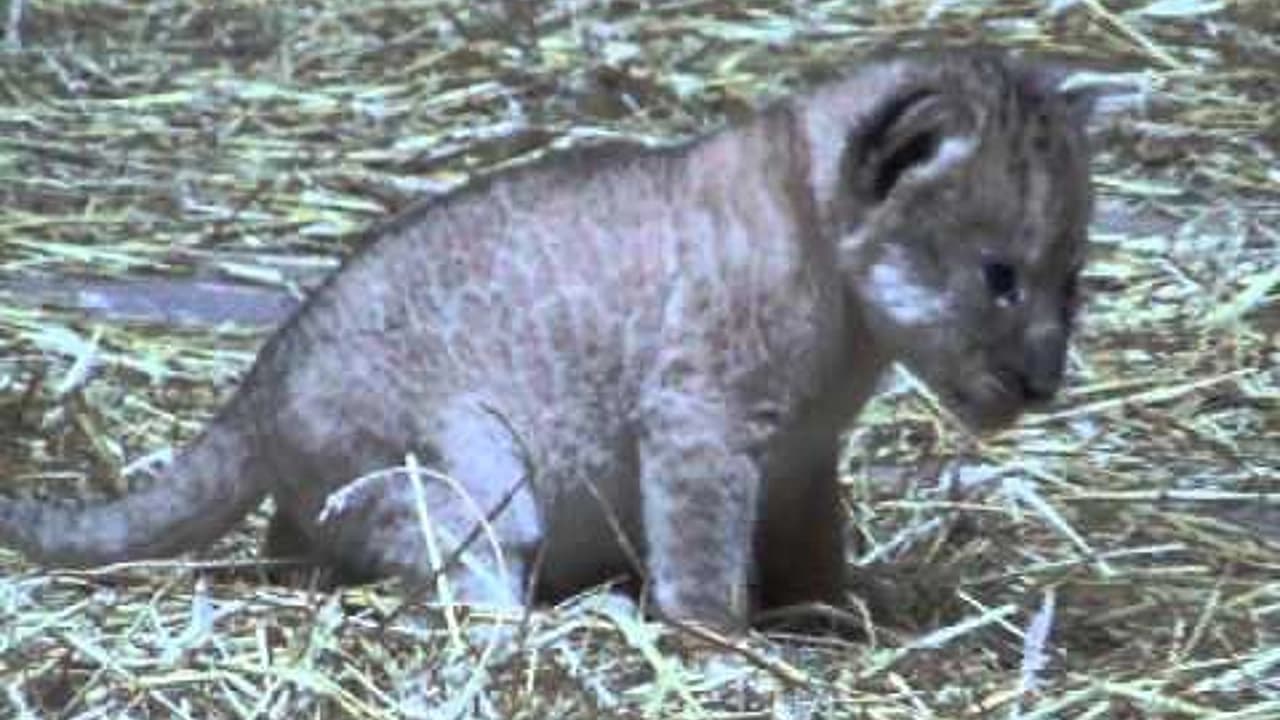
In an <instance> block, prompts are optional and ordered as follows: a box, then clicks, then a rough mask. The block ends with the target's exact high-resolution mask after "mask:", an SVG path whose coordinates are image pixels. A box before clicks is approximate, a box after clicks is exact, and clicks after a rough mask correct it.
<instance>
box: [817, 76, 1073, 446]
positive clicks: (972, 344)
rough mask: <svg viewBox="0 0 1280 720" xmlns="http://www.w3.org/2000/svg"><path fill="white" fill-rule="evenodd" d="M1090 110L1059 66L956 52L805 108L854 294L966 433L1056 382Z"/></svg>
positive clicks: (994, 422) (820, 183) (1008, 414)
mask: <svg viewBox="0 0 1280 720" xmlns="http://www.w3.org/2000/svg"><path fill="white" fill-rule="evenodd" d="M1089 105H1090V100H1089V98H1087V97H1085V96H1083V95H1081V96H1073V95H1072V94H1069V93H1065V92H1062V91H1060V90H1059V89H1058V87H1057V76H1056V74H1055V73H1052V72H1048V71H1044V70H1040V69H1037V68H1035V67H1033V66H1030V65H1025V64H1023V63H1021V62H1019V61H1015V60H1012V59H1010V58H1008V57H1006V56H1003V55H996V54H984V53H961V54H943V55H938V56H933V57H928V58H924V57H922V58H907V59H903V60H895V61H889V62H887V63H885V64H884V65H881V66H877V67H875V68H874V69H872V70H870V71H867V72H865V73H862V74H860V75H858V76H855V77H853V78H850V79H849V80H848V81H846V82H845V83H843V84H839V83H838V84H836V85H833V86H831V87H829V88H827V89H826V90H825V91H823V92H821V93H819V95H817V96H815V98H814V99H813V100H812V101H811V104H810V105H809V106H808V107H807V108H806V114H805V118H806V119H805V122H806V126H807V132H808V135H809V141H810V143H811V144H812V145H814V146H815V147H814V148H813V150H814V153H813V157H814V158H815V159H814V161H813V162H814V165H813V168H812V173H813V178H812V182H813V187H814V190H815V191H816V193H817V196H818V200H819V204H820V207H821V211H822V212H823V214H824V217H825V220H826V222H827V227H829V228H834V231H835V238H836V244H837V253H838V262H839V264H840V267H841V270H842V271H843V273H844V274H845V277H846V278H847V279H848V288H849V291H850V292H851V294H852V295H853V297H854V298H855V301H856V303H857V305H858V306H859V307H860V308H861V309H862V312H863V313H864V315H865V320H866V322H867V323H868V325H869V326H870V329H871V331H872V332H873V333H874V334H875V336H876V339H877V341H878V342H880V344H882V345H883V346H886V347H887V348H889V349H890V350H891V351H892V352H893V353H894V354H895V356H896V358H897V359H898V360H900V361H902V362H903V363H905V364H906V365H907V366H908V367H909V368H910V369H911V370H912V371H913V372H914V373H916V374H917V375H918V376H920V377H921V378H922V379H924V380H925V381H926V382H927V383H928V384H929V386H930V387H931V389H932V390H933V391H934V392H936V393H937V394H938V395H939V396H940V397H941V398H942V400H943V401H944V402H945V403H946V404H947V406H948V407H949V408H950V409H951V410H952V411H953V412H955V413H956V414H957V415H959V416H960V418H961V419H962V420H963V421H964V422H965V423H966V424H968V425H969V426H971V427H973V428H976V429H980V430H986V429H993V428H998V427H1001V426H1004V425H1006V424H1008V423H1009V422H1011V421H1012V420H1013V419H1014V418H1016V417H1017V415H1018V414H1019V413H1020V412H1021V411H1022V410H1023V409H1025V408H1027V407H1029V406H1034V405H1036V404H1041V403H1043V402H1045V401H1047V400H1048V399H1049V398H1050V397H1051V396H1052V395H1053V393H1054V392H1055V391H1056V390H1057V389H1058V386H1059V384H1060V383H1061V380H1062V374H1063V366H1064V361H1065V356H1066V349H1067V339H1068V336H1069V335H1070V332H1071V325H1072V318H1073V315H1074V314H1075V311H1076V304H1077V297H1076V282H1077V278H1078V276H1079V274H1080V268H1081V264H1082V263H1083V261H1084V252H1085V245H1086V242H1087V235H1086V226H1087V224H1088V221H1089V215H1090V211H1091V204H1092V195H1091V191H1090V185H1089V175H1088V153H1087V149H1086V145H1085V137H1084V132H1083V125H1084V121H1085V119H1086V117H1087V115H1088V113H1089Z"/></svg>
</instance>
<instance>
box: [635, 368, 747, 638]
mask: <svg viewBox="0 0 1280 720" xmlns="http://www.w3.org/2000/svg"><path fill="white" fill-rule="evenodd" d="M647 409H648V411H647V412H646V413H645V419H644V422H643V435H642V437H641V442H640V493H641V497H642V504H643V514H644V532H645V539H646V541H647V545H648V557H647V560H646V564H647V570H648V573H649V578H648V580H649V585H650V592H651V593H652V597H653V599H654V601H655V602H656V604H657V607H658V611H659V612H660V613H662V614H663V615H665V616H667V617H670V618H673V619H677V620H686V621H693V622H698V623H705V624H708V625H711V626H714V627H717V628H721V629H725V630H736V629H741V628H744V627H745V626H746V624H747V619H748V616H749V612H750V607H749V605H750V600H751V598H750V597H749V591H748V582H749V580H750V577H751V575H752V564H753V557H752V534H753V530H754V528H755V523H756V514H757V508H758V505H759V502H758V499H759V493H760V482H761V480H760V478H761V472H760V468H759V467H758V465H757V462H756V460H755V459H754V458H753V457H752V453H751V452H750V449H751V447H752V445H753V443H752V434H753V433H752V432H751V428H749V427H748V423H747V422H746V421H745V419H743V418H740V417H736V416H735V413H734V412H733V411H732V410H731V408H730V407H729V406H728V405H727V404H726V403H725V402H723V401H722V400H721V399H719V398H717V397H715V396H714V395H711V396H708V395H706V394H695V393H689V392H681V391H676V390H666V391H661V392H657V393H654V394H653V395H652V396H651V397H650V398H649V402H648V403H647Z"/></svg>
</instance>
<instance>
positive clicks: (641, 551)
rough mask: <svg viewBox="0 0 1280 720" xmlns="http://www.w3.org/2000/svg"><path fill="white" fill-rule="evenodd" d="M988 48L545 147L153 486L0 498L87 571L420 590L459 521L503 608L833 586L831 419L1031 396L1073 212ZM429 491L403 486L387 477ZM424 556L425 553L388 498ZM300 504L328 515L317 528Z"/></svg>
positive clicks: (1067, 117)
mask: <svg viewBox="0 0 1280 720" xmlns="http://www.w3.org/2000/svg"><path fill="white" fill-rule="evenodd" d="M1051 85H1052V78H1051V76H1050V75H1048V74H1045V73H1042V72H1040V71H1038V70H1035V69H1034V68H1030V67H1027V66H1024V65H1022V64H1020V63H1019V62H1016V61H1013V60H1010V59H1009V58H1006V57H1004V56H1001V55H996V54H983V53H949V54H944V55H941V56H935V57H928V56H914V57H903V58H882V59H878V60H875V61H872V62H870V63H868V64H866V65H865V66H863V67H861V68H859V69H857V70H856V71H854V72H853V73H851V74H849V75H848V76H846V77H843V78H841V79H838V80H834V81H832V82H830V83H827V84H824V85H822V86H821V87H819V88H817V89H816V90H814V91H813V92H811V93H809V94H807V95H804V96H802V97H799V98H797V99H795V100H793V101H790V102H786V103H782V104H779V105H776V106H774V107H772V108H770V109H768V110H766V111H763V112H761V113H760V114H759V115H758V116H757V117H755V118H754V119H752V120H750V121H748V122H745V123H742V124H739V125H736V126H733V127H731V128H728V129H726V130H723V131H721V132H719V133H716V134H713V135H711V136H708V137H706V138H704V139H702V140H699V141H696V142H693V143H690V144H688V145H686V146H684V147H681V148H677V149H674V150H664V151H640V150H634V149H619V148H609V149H605V150H596V151H590V152H577V153H569V154H566V155H562V156H559V157H557V158H555V159H552V160H551V161H549V162H545V163H541V164H538V165H536V166H533V167H530V168H526V169H522V170H518V171H515V172H511V173H507V174H504V175H502V176H499V177H497V178H495V179H493V180H490V181H487V182H484V183H480V184H477V185H475V186H473V187H471V188H469V189H466V190H464V191H462V192H459V193H457V194H455V195H453V196H451V197H449V198H447V199H445V200H443V201H438V202H431V203H427V204H425V205H423V206H421V207H418V208H415V209H412V210H410V211H408V212H406V213H404V214H402V215H401V216H400V217H397V218H395V219H393V220H391V221H390V222H388V223H386V224H384V225H383V226H381V227H379V228H376V229H375V230H373V231H372V232H371V233H370V242H369V245H368V246H367V248H366V249H365V250H364V251H363V252H361V253H359V254H358V255H357V256H355V257H354V258H353V259H352V260H351V261H350V262H348V263H347V264H346V265H345V267H344V268H343V270H342V271H341V272H339V273H338V274H336V275H335V276H334V277H333V278H332V279H331V281H330V282H329V283H328V284H327V285H325V286H324V287H323V288H321V289H320V290H319V291H317V292H316V293H315V294H314V295H313V297H312V298H311V299H310V300H309V302H308V303H307V304H306V306H305V307H304V308H303V309H302V310H301V311H300V312H299V313H298V314H297V315H296V316H295V318H294V319H293V320H292V321H291V322H290V323H288V324H287V325H286V326H285V327H284V328H282V329H281V330H280V331H279V332H278V333H277V334H276V335H275V337H274V338H273V339H272V340H271V341H270V342H269V343H268V344H267V345H266V346H265V347H264V348H263V350H262V351H261V353H260V354H259V357H258V360H257V362H256V364H255V365H254V367H253V369H252V371H251V372H250V373H249V375H248V377H247V378H246V379H245V381H244V383H243V385H242V387H241V389H240V391H239V392H238V393H237V394H236V396H235V397H234V398H233V399H232V400H231V401H230V402H229V403H228V405H227V407H226V408H225V409H224V410H223V412H222V413H221V414H220V415H219V416H218V418H217V419H216V420H215V421H214V422H213V423H212V424H211V425H210V426H209V427H208V429H206V431H205V432H204V433H203V434H202V435H201V436H200V437H199V438H198V439H196V440H195V441H194V442H193V443H192V444H191V445H190V446H189V447H188V448H187V449H186V450H185V451H184V452H183V453H182V454H181V455H180V457H179V458H178V459H177V460H176V461H175V463H174V465H173V467H172V468H170V470H169V471H168V475H169V477H167V478H165V479H164V481H163V482H161V483H159V484H157V485H156V486H155V487H154V488H152V489H150V490H148V491H145V492H143V493H139V494H136V495H133V496H130V497H127V498H124V499H122V500H119V501H116V502H114V503H109V504H106V505H102V506H95V507H89V508H82V509H71V508H61V507H51V506H46V505H41V504H35V503H26V502H13V501H5V502H4V503H0V540H2V541H4V542H6V543H8V544H11V545H15V546H17V547H19V548H21V549H23V550H24V551H25V552H27V553H28V554H29V555H30V556H31V557H32V558H35V559H37V560H41V561H45V562H51V563H58V564H77V565H84V564H95V563H103V562H109V561H114V560H123V559H128V558H138V557H144V556H155V555H166V554H172V553H176V552H181V551H183V550H186V549H189V548H192V547H197V546H200V545H202V544H205V543H207V542H209V541H211V540H212V539H214V538H216V537H217V536H218V535H219V534H221V533H223V532H224V531H225V530H226V529H227V528H228V527H229V526H231V525H232V524H233V523H234V522H236V521H237V520H238V519H239V518H240V517H241V516H242V515H243V514H244V513H246V512H247V511H248V510H250V509H251V508H252V507H254V506H255V505H256V504H257V503H258V502H259V501H260V499H261V498H262V497H263V496H264V495H266V494H268V493H270V494H272V495H274V496H275V498H276V501H277V505H278V507H279V512H278V515H277V518H276V519H275V521H274V523H273V528H272V537H273V542H274V543H275V545H276V549H277V550H282V549H288V550H299V549H305V550H306V551H307V552H308V553H310V554H311V555H312V556H313V557H314V558H315V559H316V560H318V561H321V562H324V563H327V564H331V565H335V566H338V567H340V568H342V569H344V570H345V571H347V572H348V573H350V574H353V575H357V576H376V575H382V574H386V573H399V574H402V575H404V576H406V577H409V578H412V579H417V580H426V579H429V578H431V577H432V576H433V571H432V562H431V559H432V557H436V556H438V554H439V553H443V554H444V555H445V556H448V555H450V554H451V553H452V551H454V550H456V549H458V548H457V546H458V545H459V544H460V543H462V542H463V541H464V540H466V539H468V538H469V537H470V536H471V534H472V530H473V527H474V525H475V517H474V512H473V511H474V510H475V509H476V508H478V509H479V510H480V514H482V515H485V514H488V515H491V516H493V520H494V522H493V527H494V529H495V530H496V533H497V537H498V539H499V540H500V542H501V544H502V548H503V554H504V557H505V559H506V561H507V563H508V566H509V567H510V568H511V569H512V572H511V573H510V575H509V576H508V577H506V578H505V579H502V581H500V582H499V583H498V584H497V585H495V584H494V583H492V582H489V578H486V577H485V574H484V573H482V572H475V571H469V570H467V569H466V568H465V567H454V568H453V569H452V570H451V574H452V577H453V579H454V580H455V581H456V589H457V590H458V591H459V592H460V593H461V594H462V595H463V597H464V598H467V599H491V600H498V601H503V602H527V601H529V600H531V599H533V598H532V597H530V596H529V593H528V587H529V584H528V581H529V580H530V574H531V572H532V568H533V565H534V563H533V561H534V559H535V557H537V556H538V555H539V554H541V562H540V564H539V565H538V568H539V573H538V577H537V578H536V581H537V588H536V592H535V596H541V597H550V596H558V595H562V594H564V593H566V592H570V591H573V590H577V589H580V588H582V587H584V586H586V585H588V584H590V583H593V582H597V581H600V580H601V579H604V578H606V577H608V576H610V575H611V574H614V573H617V572H620V571H623V572H625V571H634V572H635V573H637V574H643V575H644V576H645V577H646V578H647V580H648V583H649V588H650V590H651V592H652V596H653V598H654V600H655V601H656V605H657V607H658V608H659V609H660V610H661V611H662V612H665V613H667V614H669V615H672V616H675V617H680V618H685V619H693V620H699V621H705V622H710V623H715V624H718V625H723V626H737V625H740V624H741V623H742V622H743V621H744V620H745V619H746V617H747V616H748V612H749V609H750V608H751V607H752V606H753V605H758V604H765V605H774V604H778V603H786V602H793V601H799V600H805V599H827V600H832V599H836V598H837V597H838V593H839V589H840V583H841V578H842V570H843V567H844V562H843V554H842V549H841V534H842V533H841V520H840V516H839V510H838V508H839V497H838V486H837V483H836V454H837V447H838V439H839V434H840V432H841V430H842V429H843V428H844V427H845V426H846V425H847V423H848V422H849V421H850V420H851V418H852V417H853V415H854V414H855V413H856V411H857V409H858V407H859V406H860V405H861V404H862V403H863V402H864V400H865V399H866V397H867V396H868V395H869V394H870V393H871V392H872V390H873V388H874V386H875V384H876V381H877V378H878V377H879V376H880V374H881V372H882V370H883V369H884V368H885V367H886V365H887V364H888V363H889V362H891V361H892V360H893V359H899V360H902V361H903V362H905V363H907V364H908V365H909V366H910V367H911V368H912V369H913V370H915V371H916V372H917V373H918V374H919V375H920V376H921V377H923V378H924V379H925V380H926V381H927V382H928V383H929V384H930V385H931V386H932V387H933V388H934V389H935V390H936V391H937V392H938V393H939V394H940V396H941V397H943V398H944V400H946V401H947V402H948V404H949V405H950V406H951V407H953V409H955V410H956V412H957V413H958V414H959V415H960V416H961V418H963V419H964V420H965V421H966V422H967V423H969V424H971V425H973V426H974V427H977V428H992V427H999V426H1002V425H1005V424H1007V423H1009V422H1011V421H1012V420H1013V419H1014V417H1015V416H1016V415H1017V414H1018V413H1019V412H1020V411H1021V410H1022V409H1024V408H1025V407H1026V406H1027V405H1028V404H1031V403H1033V402H1036V401H1042V400H1044V399H1045V398H1047V397H1048V396H1049V395H1050V394H1051V393H1052V392H1053V391H1054V389H1055V388H1056V386H1057V384H1058V382H1059V380H1060V377H1061V367H1062V358H1063V354H1064V350H1065V343H1066V338H1067V334H1068V332H1069V323H1070V319H1071V313H1072V306H1073V302H1074V300H1073V298H1072V297H1071V290H1070V286H1071V282H1072V280H1073V278H1074V275H1075V273H1076V272H1077V271H1078V266H1079V263H1080V262H1081V260H1082V253H1083V250H1084V245H1085V225H1086V223H1087V220H1088V214H1089V206H1090V193H1089V187H1088V176H1087V156H1086V153H1085V150H1084V147H1083V138H1082V135H1081V129H1080V124H1081V118H1082V116H1083V113H1082V112H1079V111H1078V109H1077V107H1076V104H1074V103H1073V102H1072V100H1071V99H1070V98H1068V97H1066V96H1064V95H1062V94H1060V93H1058V92H1057V91H1056V90H1055V89H1054V88H1053V87H1051ZM410 454H411V455H412V456H413V457H414V458H416V460H417V461H418V462H420V463H421V464H422V465H423V466H424V467H426V468H430V469H434V470H436V471H439V472H443V473H445V474H447V475H448V476H450V477H451V478H453V479H455V480H456V481H457V483H459V484H460V486H461V487H462V488H463V489H464V490H465V491H466V493H467V495H469V496H470V500H471V501H473V502H474V507H473V506H471V505H468V504H467V503H465V502H462V501H461V500H459V498H458V496H457V495H454V494H451V491H450V490H449V489H448V484H447V483H445V482H444V481H442V480H438V479H437V480H431V479H428V480H426V481H425V482H424V483H423V484H421V485H420V486H415V483H413V482H410V474H409V472H408V471H407V470H406V469H405V468H403V467H402V464H403V463H404V461H405V458H406V456H407V455H410ZM418 487H421V489H422V493H423V495H424V496H425V504H423V505H422V506H421V507H425V508H427V509H428V511H429V515H430V516H431V520H432V522H433V523H434V524H435V526H437V527H442V528H444V529H446V530H447V531H449V534H450V535H451V539H450V537H445V538H444V539H443V540H442V541H441V543H442V547H440V548H434V550H437V551H439V552H438V553H433V548H432V547H430V544H429V543H428V542H426V541H425V539H424V533H423V523H422V520H423V518H422V517H421V516H420V514H419V512H418V509H417V508H419V507H420V506H419V504H418V503H417V500H418V497H419V496H418V495H417V494H416V493H417V492H418V490H417V488H418ZM326 502H328V505H327V506H326Z"/></svg>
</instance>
